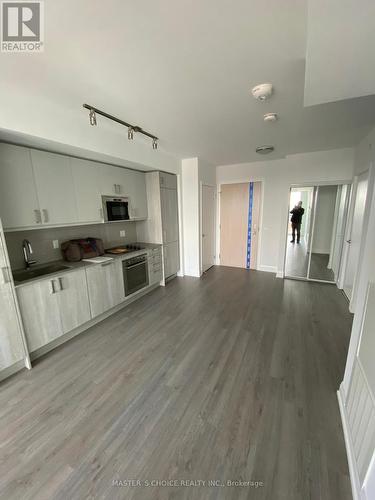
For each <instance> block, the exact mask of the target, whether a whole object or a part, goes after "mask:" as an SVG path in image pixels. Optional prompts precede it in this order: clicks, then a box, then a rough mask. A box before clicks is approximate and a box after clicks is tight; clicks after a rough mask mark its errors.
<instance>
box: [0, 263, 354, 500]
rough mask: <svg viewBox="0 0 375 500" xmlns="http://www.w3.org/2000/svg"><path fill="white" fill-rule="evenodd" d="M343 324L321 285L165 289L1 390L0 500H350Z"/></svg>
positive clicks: (267, 280)
mask: <svg viewBox="0 0 375 500" xmlns="http://www.w3.org/2000/svg"><path fill="white" fill-rule="evenodd" d="M351 321H352V317H351V315H350V314H349V313H348V306H347V303H346V300H345V298H344V297H343V295H342V294H341V293H340V292H339V291H338V290H337V288H336V287H333V286H331V285H324V284H319V283H306V282H300V281H293V280H281V279H276V278H275V277H274V276H273V275H272V274H268V273H262V272H257V271H246V270H243V269H236V268H225V267H215V268H212V269H211V270H210V271H209V272H208V273H207V274H205V275H204V277H203V278H202V279H196V278H177V279H175V280H173V281H172V282H170V283H169V284H168V286H167V287H165V288H160V289H158V290H156V291H154V292H152V293H151V294H149V295H147V296H145V297H143V298H141V299H140V300H139V301H137V302H134V303H133V304H131V305H130V306H129V307H127V308H126V309H124V310H122V311H120V312H118V313H117V314H115V315H113V316H112V317H110V318H108V319H106V320H105V321H103V322H102V323H100V324H98V325H96V326H94V327H93V328H91V329H90V330H89V331H87V332H85V333H84V334H82V335H80V336H79V337H76V338H75V339H73V340H72V341H70V342H68V343H66V344H64V345H63V346H61V347H60V348H58V349H56V350H55V351H53V352H52V353H49V354H48V355H46V356H45V357H43V358H42V359H40V360H39V361H38V362H37V363H36V365H35V367H34V368H33V370H32V371H31V372H26V371H24V372H22V373H19V374H17V375H15V376H14V377H12V378H10V379H8V380H7V381H5V382H3V383H2V384H1V385H0V497H1V498H4V499H7V500H8V499H17V500H18V499H21V498H24V499H31V498H37V499H38V500H39V499H42V498H48V499H51V498H54V499H64V500H65V499H67V498H69V499H72V500H74V499H84V498H103V499H111V500H112V499H116V498H119V499H131V500H133V499H134V500H138V499H142V500H147V499H189V500H191V499H225V500H228V499H229V500H230V499H247V498H250V499H255V500H258V499H259V500H284V499H287V500H302V499H303V500H305V499H310V500H315V499H316V500H318V499H319V500H333V499H335V500H336V499H340V500H349V499H350V498H351V493H350V481H349V475H348V466H347V461H346V454H345V447H344V440H343V433H342V428H341V423H340V417H339V410H338V406H337V399H336V393H335V391H336V390H337V388H338V386H339V383H340V381H341V380H342V377H343V371H344V365H345V358H346V353H347V348H348V342H349V335H350V328H351ZM126 479H134V480H140V481H143V482H144V481H151V480H171V479H176V480H194V481H198V480H201V481H206V484H205V486H201V485H196V486H190V487H188V486H186V485H185V486H184V485H181V486H180V487H171V486H166V487H147V486H146V485H145V483H142V485H141V487H117V486H114V485H113V480H122V481H124V480H126ZM209 480H212V481H219V482H224V483H225V482H226V481H227V480H233V481H234V480H242V481H255V482H256V481H258V482H262V483H263V485H262V486H260V487H258V488H256V487H255V485H253V487H250V486H237V487H234V486H233V487H229V486H220V485H217V486H215V487H214V486H211V487H209V486H208V484H207V482H208V481H209Z"/></svg>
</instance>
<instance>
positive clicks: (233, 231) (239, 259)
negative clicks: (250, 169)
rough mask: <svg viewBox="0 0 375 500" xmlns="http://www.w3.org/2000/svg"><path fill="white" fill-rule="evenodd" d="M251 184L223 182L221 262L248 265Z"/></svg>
mask: <svg viewBox="0 0 375 500" xmlns="http://www.w3.org/2000/svg"><path fill="white" fill-rule="evenodd" d="M248 207H249V184H248V183H243V184H223V185H222V186H221V193H220V264H221V265H222V266H231V267H246V257H247V231H248Z"/></svg>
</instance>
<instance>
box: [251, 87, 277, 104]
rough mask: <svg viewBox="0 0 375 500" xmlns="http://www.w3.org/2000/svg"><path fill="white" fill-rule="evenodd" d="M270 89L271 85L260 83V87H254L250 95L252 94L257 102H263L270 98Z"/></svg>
mask: <svg viewBox="0 0 375 500" xmlns="http://www.w3.org/2000/svg"><path fill="white" fill-rule="evenodd" d="M272 89H273V88H272V83H261V84H260V85H257V86H256V87H254V88H253V89H252V91H251V93H252V94H253V96H254V97H255V99H258V100H259V101H265V100H266V99H268V98H269V97H270V96H271V94H272Z"/></svg>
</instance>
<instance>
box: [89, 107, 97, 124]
mask: <svg viewBox="0 0 375 500" xmlns="http://www.w3.org/2000/svg"><path fill="white" fill-rule="evenodd" d="M89 119H90V125H92V126H93V127H95V126H96V125H97V122H96V113H95V111H94V110H93V109H90V112H89Z"/></svg>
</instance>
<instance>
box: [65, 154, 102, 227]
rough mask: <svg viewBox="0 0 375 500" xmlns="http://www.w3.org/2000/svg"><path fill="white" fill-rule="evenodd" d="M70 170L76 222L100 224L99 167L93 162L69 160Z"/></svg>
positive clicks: (76, 159)
mask: <svg viewBox="0 0 375 500" xmlns="http://www.w3.org/2000/svg"><path fill="white" fill-rule="evenodd" d="M71 168H72V175H73V182H74V188H75V194H76V199H77V212H78V221H79V222H102V221H103V207H102V196H101V195H102V193H101V177H100V166H99V165H98V164H97V163H95V162H93V161H88V160H80V159H78V158H71ZM103 194H104V192H103Z"/></svg>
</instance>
